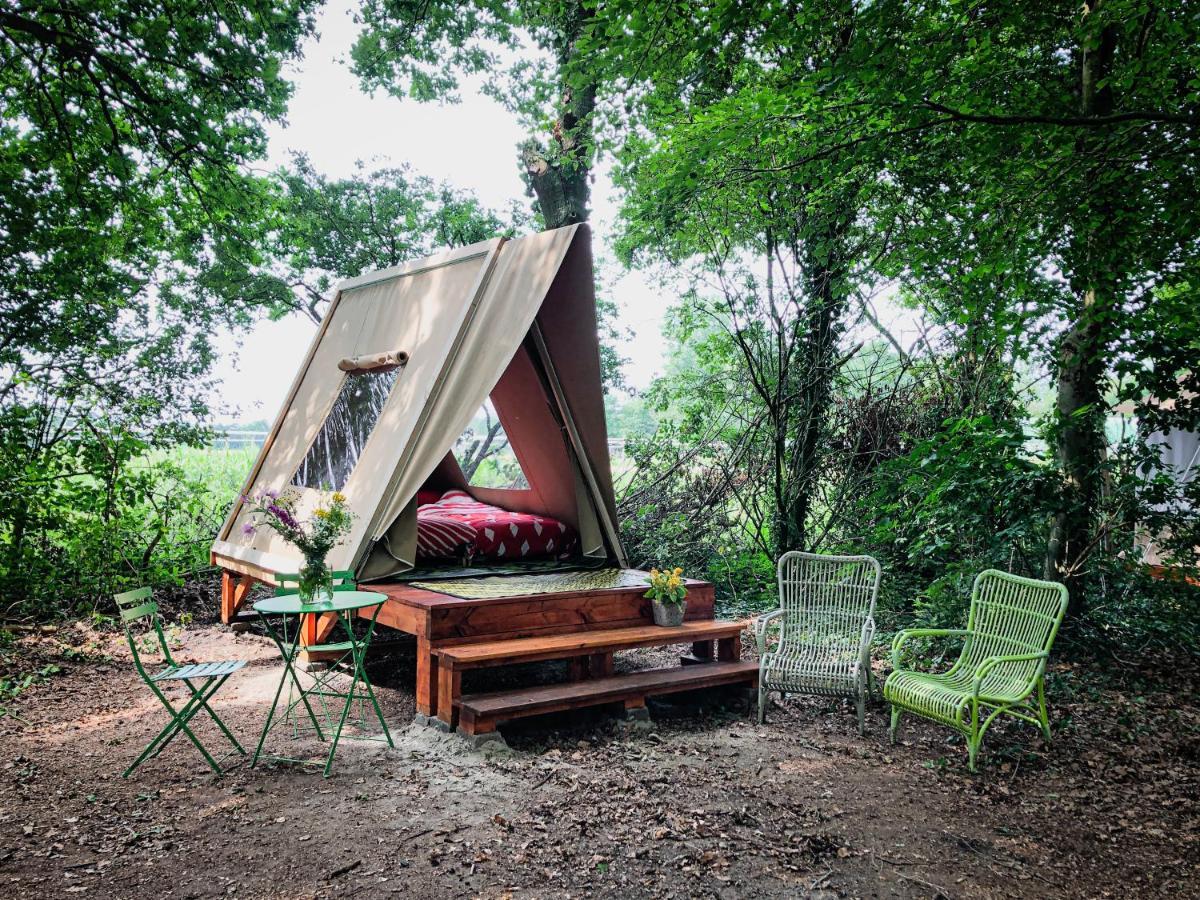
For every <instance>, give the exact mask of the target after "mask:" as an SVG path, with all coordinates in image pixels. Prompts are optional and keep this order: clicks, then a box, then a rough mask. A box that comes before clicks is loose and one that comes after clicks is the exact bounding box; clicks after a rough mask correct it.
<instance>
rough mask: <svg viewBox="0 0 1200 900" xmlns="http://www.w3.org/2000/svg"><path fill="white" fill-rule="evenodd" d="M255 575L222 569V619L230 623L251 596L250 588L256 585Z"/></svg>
mask: <svg viewBox="0 0 1200 900" xmlns="http://www.w3.org/2000/svg"><path fill="white" fill-rule="evenodd" d="M254 582H255V578H254V576H253V575H242V574H241V573H239V572H230V571H229V570H228V569H222V570H221V621H222V622H224V623H225V624H226V625H228V624H229V623H230V622H232V621H233V619H234V617H235V616H236V615H237V614H238V610H239V609H241V608H242V604H243V603H245V602H246V598H247V597H249V596H250V588H252V587H254Z"/></svg>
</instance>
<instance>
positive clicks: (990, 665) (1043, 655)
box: [971, 651, 1050, 697]
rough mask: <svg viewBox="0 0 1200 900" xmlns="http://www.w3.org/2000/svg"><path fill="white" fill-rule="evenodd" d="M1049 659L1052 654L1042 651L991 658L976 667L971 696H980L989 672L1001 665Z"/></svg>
mask: <svg viewBox="0 0 1200 900" xmlns="http://www.w3.org/2000/svg"><path fill="white" fill-rule="evenodd" d="M1049 658H1050V654H1049V652H1047V651H1042V652H1040V653H1012V654H1008V655H1006V656H989V657H988V658H987V659H985V660H984V661H983V662H981V663H980V664H979V665H977V666H976V667H975V676H974V678H972V680H971V696H973V697H978V696H979V688H980V687H981V686H982V685H983V679H984V678H986V677H987V673H988V672H990V671H991V670H992V669H994V668H995V667H996V666H998V665H1000V664H1001V663H1009V662H1033V661H1034V660H1036V659H1049Z"/></svg>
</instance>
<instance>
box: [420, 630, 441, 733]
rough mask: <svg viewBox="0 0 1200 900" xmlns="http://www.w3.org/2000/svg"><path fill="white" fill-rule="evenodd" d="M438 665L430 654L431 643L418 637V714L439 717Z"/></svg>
mask: <svg viewBox="0 0 1200 900" xmlns="http://www.w3.org/2000/svg"><path fill="white" fill-rule="evenodd" d="M437 670H438V664H437V659H436V658H434V656H433V654H432V653H431V652H430V647H429V641H428V640H426V639H425V638H424V637H421V636H420V635H418V636H417V712H419V713H420V714H421V715H424V716H434V715H437V682H438V671H437Z"/></svg>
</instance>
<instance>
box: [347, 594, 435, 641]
mask: <svg viewBox="0 0 1200 900" xmlns="http://www.w3.org/2000/svg"><path fill="white" fill-rule="evenodd" d="M374 612H375V607H373V606H368V607H367V608H366V609H360V610H359V611H358V614H359V616H360V617H361V618H364V619H369V618H371V616H372V615H374ZM376 622H377V623H378V624H380V625H386V626H387V627H388V628H395V629H396V630H397V631H403V632H405V633H406V634H411V635H414V636H416V637H425V636H427V635H428V633H429V615H428V613H426V612H424V611H422V610H419V609H416V608H415V607H412V606H405V605H404V604H403V603H397V602H395V601H393V600H390V599H389V600H386V601H384V604H383V608H382V609H381V610H379V618H378V619H376Z"/></svg>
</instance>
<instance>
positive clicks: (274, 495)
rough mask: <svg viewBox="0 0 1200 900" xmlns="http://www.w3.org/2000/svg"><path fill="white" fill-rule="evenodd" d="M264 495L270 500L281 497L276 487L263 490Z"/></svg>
mask: <svg viewBox="0 0 1200 900" xmlns="http://www.w3.org/2000/svg"><path fill="white" fill-rule="evenodd" d="M263 496H264V497H266V498H267V499H269V500H275V499H277V498H278V497H279V491H277V490H275V489H274V488H267V489H266V490H265V491H263Z"/></svg>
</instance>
